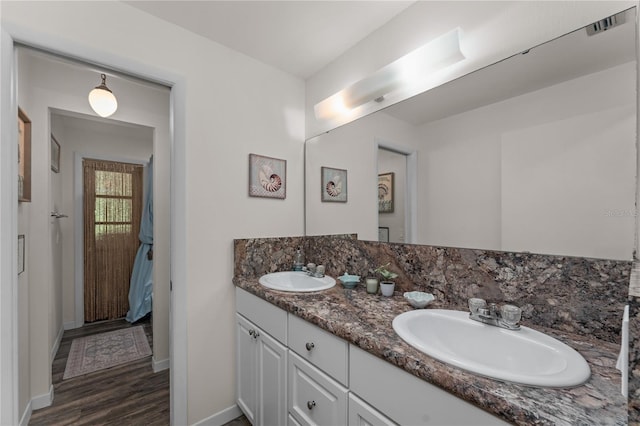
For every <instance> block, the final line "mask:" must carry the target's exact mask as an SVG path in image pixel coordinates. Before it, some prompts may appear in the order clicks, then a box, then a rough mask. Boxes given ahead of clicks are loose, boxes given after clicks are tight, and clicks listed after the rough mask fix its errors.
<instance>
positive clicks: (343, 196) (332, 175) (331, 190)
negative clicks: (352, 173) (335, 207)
mask: <svg viewBox="0 0 640 426" xmlns="http://www.w3.org/2000/svg"><path fill="white" fill-rule="evenodd" d="M320 175H321V179H320V183H321V185H322V187H321V188H320V191H321V194H322V197H321V198H322V201H323V202H324V201H326V202H338V203H346V202H347V171H346V170H342V169H333V168H331V167H321V168H320Z"/></svg>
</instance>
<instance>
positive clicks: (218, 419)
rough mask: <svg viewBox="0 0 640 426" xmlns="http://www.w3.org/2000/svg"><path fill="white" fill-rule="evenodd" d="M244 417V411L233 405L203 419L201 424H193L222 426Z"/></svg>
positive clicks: (197, 423) (197, 424)
mask: <svg viewBox="0 0 640 426" xmlns="http://www.w3.org/2000/svg"><path fill="white" fill-rule="evenodd" d="M241 415H242V411H241V410H240V408H239V407H238V405H237V404H233V405H232V406H231V407H229V408H225V409H224V410H222V411H219V412H217V413H216V414H214V415H212V416H210V417H207V418H206V419H202V420H200V421H199V422H196V423H194V424H193V426H221V425H223V424H225V423H229V422H230V421H231V420H233V419H237V418H238V417H240V416H241Z"/></svg>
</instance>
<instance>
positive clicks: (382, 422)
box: [349, 392, 397, 426]
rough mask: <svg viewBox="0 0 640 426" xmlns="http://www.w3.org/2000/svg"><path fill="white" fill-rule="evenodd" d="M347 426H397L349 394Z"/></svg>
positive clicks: (351, 393)
mask: <svg viewBox="0 0 640 426" xmlns="http://www.w3.org/2000/svg"><path fill="white" fill-rule="evenodd" d="M349 426H397V425H396V423H394V422H392V421H391V420H389V419H388V418H386V417H385V416H383V415H382V414H381V413H380V412H379V411H378V410H376V409H375V408H373V407H372V406H370V405H369V404H367V403H366V402H364V401H363V400H361V399H360V398H358V397H357V396H356V395H355V394H353V392H349Z"/></svg>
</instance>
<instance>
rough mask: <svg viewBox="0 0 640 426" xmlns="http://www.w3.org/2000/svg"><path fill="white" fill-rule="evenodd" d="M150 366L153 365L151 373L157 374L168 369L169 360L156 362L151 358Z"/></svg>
mask: <svg viewBox="0 0 640 426" xmlns="http://www.w3.org/2000/svg"><path fill="white" fill-rule="evenodd" d="M151 364H152V365H153V372H154V373H158V372H160V371H162V370H166V369H167V368H169V358H165V359H162V360H160V361H156V359H155V357H151Z"/></svg>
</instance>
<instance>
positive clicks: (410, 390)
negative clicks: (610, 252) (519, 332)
mask: <svg viewBox="0 0 640 426" xmlns="http://www.w3.org/2000/svg"><path fill="white" fill-rule="evenodd" d="M234 283H235V285H236V309H237V316H236V318H237V352H238V353H237V357H238V366H237V367H238V368H237V375H238V376H237V378H238V380H237V386H238V395H237V401H238V405H239V406H240V408H241V409H242V410H243V412H244V413H245V414H246V416H247V418H248V419H249V420H250V421H251V422H252V424H254V425H262V424H290V425H298V424H300V425H312V424H332V425H341V424H345V425H346V424H372V425H389V424H412V425H418V424H438V425H443V424H474V425H481V424H487V425H488V424H506V423H513V424H523V425H524V424H527V425H529V424H567V425H568V424H597V425H602V424H612V425H613V424H626V418H627V408H626V401H625V399H624V397H623V396H622V395H621V393H620V377H619V373H618V372H617V371H616V370H615V368H614V366H615V362H616V357H617V352H616V351H617V350H618V349H619V348H618V347H617V346H616V345H615V344H611V343H606V342H601V341H599V340H593V339H591V340H590V339H589V338H585V337H581V336H577V335H574V334H569V333H559V332H557V331H554V330H546V329H545V330H542V331H544V332H545V333H548V334H550V335H552V336H554V337H556V338H557V339H559V340H562V341H563V342H565V343H567V344H569V345H570V346H572V347H573V348H575V349H577V350H578V351H579V352H580V353H581V354H582V355H583V356H584V357H585V359H586V360H587V361H588V362H589V365H590V368H591V372H592V374H591V378H590V379H589V380H588V381H587V383H586V384H584V385H582V386H578V387H575V388H571V389H565V388H559V389H556V388H535V387H527V386H521V385H516V384H511V383H505V382H500V381H496V380H492V379H488V378H484V377H480V376H477V375H474V374H472V373H468V372H466V371H463V370H461V369H458V368H456V367H453V366H450V365H448V364H445V363H442V362H440V361H437V360H435V359H433V358H431V357H428V356H426V355H424V354H422V353H421V352H419V351H418V350H416V349H414V348H412V347H411V346H409V345H408V344H406V343H405V342H404V341H402V339H400V338H399V337H398V336H397V335H396V334H395V333H394V331H393V329H392V325H391V323H392V321H393V318H395V317H396V316H397V315H399V314H400V313H403V312H406V311H408V310H411V309H413V308H412V307H411V306H410V305H408V304H407V303H406V301H405V300H404V299H403V298H402V297H401V295H400V294H399V293H396V294H395V296H394V297H391V298H386V297H380V296H378V295H371V294H367V293H366V290H365V288H364V286H363V285H360V286H358V287H356V289H354V290H347V289H344V288H342V287H341V286H335V287H333V288H331V289H329V290H324V291H321V292H314V293H306V294H301V293H285V292H279V291H274V290H270V289H268V288H265V287H264V286H261V285H260V284H258V280H257V278H251V277H244V276H236V277H235V278H234Z"/></svg>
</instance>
